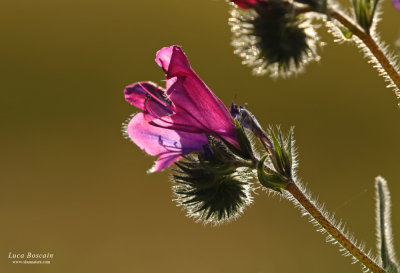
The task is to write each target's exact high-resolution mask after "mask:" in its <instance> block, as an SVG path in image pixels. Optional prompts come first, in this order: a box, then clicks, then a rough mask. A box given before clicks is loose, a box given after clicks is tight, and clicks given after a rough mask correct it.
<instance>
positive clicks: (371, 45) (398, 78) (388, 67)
mask: <svg viewBox="0 0 400 273" xmlns="http://www.w3.org/2000/svg"><path fill="white" fill-rule="evenodd" d="M329 14H330V16H331V17H332V18H334V19H336V20H337V21H339V22H340V23H341V24H343V25H344V26H345V27H346V28H348V29H349V30H350V31H351V32H352V33H353V34H354V35H356V36H357V37H358V38H359V39H360V40H361V41H362V42H363V43H364V44H365V46H366V47H367V48H368V49H369V50H370V51H371V53H372V55H374V57H375V58H376V59H377V61H378V62H379V64H380V65H381V66H382V68H383V70H385V72H386V73H387V75H388V76H389V77H390V79H391V80H392V81H393V83H394V85H395V86H396V87H397V89H400V75H399V72H398V71H397V69H396V68H395V67H394V66H393V64H392V63H391V62H390V60H389V59H388V57H387V56H386V54H385V53H384V51H383V50H382V48H381V47H380V46H379V45H378V44H377V43H376V41H375V39H374V38H373V37H372V36H371V35H370V34H369V33H367V32H365V31H364V30H363V29H362V28H361V27H359V26H358V25H357V24H356V23H355V22H354V21H353V20H351V19H350V18H348V17H347V16H346V15H344V14H343V13H341V12H340V11H338V10H335V9H331V10H330V13H329Z"/></svg>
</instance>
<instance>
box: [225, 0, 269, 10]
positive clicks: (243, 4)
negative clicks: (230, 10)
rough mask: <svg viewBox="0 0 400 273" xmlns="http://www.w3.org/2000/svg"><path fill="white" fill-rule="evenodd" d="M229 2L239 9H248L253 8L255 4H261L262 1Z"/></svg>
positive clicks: (243, 0) (235, 0)
mask: <svg viewBox="0 0 400 273" xmlns="http://www.w3.org/2000/svg"><path fill="white" fill-rule="evenodd" d="M231 2H233V3H235V4H236V5H237V6H238V7H239V8H242V9H250V8H253V7H254V6H255V5H257V3H259V2H263V1H262V0H231Z"/></svg>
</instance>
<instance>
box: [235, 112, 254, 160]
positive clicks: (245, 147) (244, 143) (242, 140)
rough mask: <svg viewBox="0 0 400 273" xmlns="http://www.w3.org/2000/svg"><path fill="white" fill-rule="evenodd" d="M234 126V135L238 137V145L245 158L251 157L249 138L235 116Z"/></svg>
mask: <svg viewBox="0 0 400 273" xmlns="http://www.w3.org/2000/svg"><path fill="white" fill-rule="evenodd" d="M235 128H236V136H237V138H238V142H239V146H240V148H241V150H242V153H243V155H244V158H245V159H251V158H252V154H253V150H252V148H251V143H250V140H249V139H248V137H247V135H246V132H245V131H244V130H243V127H242V126H241V125H240V122H239V120H238V119H237V118H235Z"/></svg>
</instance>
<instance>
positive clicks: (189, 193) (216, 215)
mask: <svg viewBox="0 0 400 273" xmlns="http://www.w3.org/2000/svg"><path fill="white" fill-rule="evenodd" d="M218 143H219V144H218ZM210 147H212V153H213V155H212V157H209V153H208V154H207V158H205V157H204V156H203V155H199V156H198V157H197V158H195V157H186V160H185V161H180V162H178V163H175V164H176V166H177V167H178V168H177V169H176V170H175V174H174V175H173V181H174V183H175V185H174V186H173V190H174V194H175V196H176V198H175V201H176V202H177V203H178V205H179V206H183V207H184V208H185V210H186V211H187V215H188V216H189V217H193V218H195V219H196V220H197V221H199V222H203V223H213V224H220V223H223V222H226V221H229V220H231V219H235V218H237V217H238V216H239V215H240V214H241V213H242V211H243V210H244V208H245V207H246V206H248V205H249V204H250V203H251V202H252V197H251V195H250V191H251V190H250V189H251V187H250V184H249V182H248V180H249V177H248V174H246V173H245V172H243V170H242V169H243V168H240V167H238V164H237V163H238V162H237V158H236V156H235V155H233V154H232V153H230V152H229V150H228V149H226V148H224V147H223V144H222V143H221V142H219V141H217V140H213V143H212V145H210Z"/></svg>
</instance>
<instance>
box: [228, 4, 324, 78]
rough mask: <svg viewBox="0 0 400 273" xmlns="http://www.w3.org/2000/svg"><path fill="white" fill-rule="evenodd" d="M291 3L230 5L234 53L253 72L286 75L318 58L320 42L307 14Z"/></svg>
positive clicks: (297, 70) (301, 68) (300, 69)
mask: <svg viewBox="0 0 400 273" xmlns="http://www.w3.org/2000/svg"><path fill="white" fill-rule="evenodd" d="M312 4H313V5H317V4H316V3H314V2H312ZM295 7H296V6H295V5H294V4H293V3H289V2H286V1H281V0H271V1H265V2H260V3H258V4H257V5H254V7H253V8H251V9H247V10H243V9H240V8H237V7H233V9H232V11H231V18H230V19H229V23H230V25H231V30H232V33H233V41H232V45H233V47H234V53H235V54H237V55H239V56H240V57H241V58H242V60H243V61H242V62H243V64H246V65H248V66H250V67H252V68H253V72H254V74H257V75H263V74H269V75H271V76H273V77H277V76H283V77H285V76H290V75H291V74H294V73H298V72H301V71H302V70H303V69H304V66H305V65H306V64H307V63H309V62H310V61H318V60H319V56H318V54H317V47H318V45H320V44H321V43H320V41H319V37H318V35H317V33H316V31H315V29H314V27H313V25H312V24H311V18H310V17H309V16H308V15H306V14H299V12H298V10H297V9H296V8H295Z"/></svg>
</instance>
